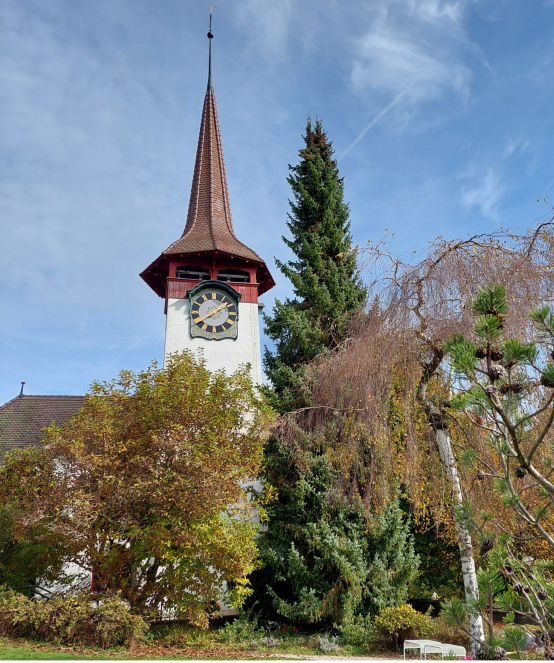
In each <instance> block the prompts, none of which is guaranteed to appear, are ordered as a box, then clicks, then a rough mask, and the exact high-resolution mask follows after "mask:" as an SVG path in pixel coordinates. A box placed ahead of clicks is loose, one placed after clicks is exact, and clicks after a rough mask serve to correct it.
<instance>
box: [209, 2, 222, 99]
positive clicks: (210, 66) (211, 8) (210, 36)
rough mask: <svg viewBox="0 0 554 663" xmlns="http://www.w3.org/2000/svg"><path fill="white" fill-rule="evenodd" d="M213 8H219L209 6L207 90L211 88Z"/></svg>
mask: <svg viewBox="0 0 554 663" xmlns="http://www.w3.org/2000/svg"><path fill="white" fill-rule="evenodd" d="M214 9H219V7H209V10H210V28H209V30H208V39H209V40H210V59H209V64H208V90H211V89H212V87H213V86H212V39H213V38H214V33H213V32H212V12H213V10H214Z"/></svg>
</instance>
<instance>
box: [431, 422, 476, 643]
mask: <svg viewBox="0 0 554 663" xmlns="http://www.w3.org/2000/svg"><path fill="white" fill-rule="evenodd" d="M435 433H436V440H437V446H438V448H439V454H440V457H441V461H442V464H443V465H444V468H445V470H446V474H447V476H448V478H449V479H450V482H451V484H452V494H453V497H454V503H455V505H459V506H462V504H463V494H462V487H461V484H460V477H459V475H458V469H457V467H456V461H455V459H454V454H453V453H452V446H451V444H450V436H449V434H448V431H446V430H436V431H435ZM454 523H455V525H456V533H457V535H458V547H459V549H460V561H461V563H462V575H463V578H464V589H465V595H466V601H470V600H472V599H473V600H476V599H478V598H479V587H478V585H477V574H476V572H475V560H474V558H473V544H472V542H471V535H470V533H469V531H468V529H467V527H466V526H465V524H464V523H463V522H460V518H459V516H458V514H457V513H456V510H455V511H454ZM468 615H469V633H470V636H471V651H472V653H473V655H474V656H475V655H476V654H477V649H478V647H479V643H480V642H483V641H484V640H485V632H484V630H483V618H482V617H481V615H472V614H471V613H470V612H469V610H468Z"/></svg>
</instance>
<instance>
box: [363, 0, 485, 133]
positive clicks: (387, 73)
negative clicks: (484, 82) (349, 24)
mask: <svg viewBox="0 0 554 663" xmlns="http://www.w3.org/2000/svg"><path fill="white" fill-rule="evenodd" d="M470 2H471V0H465V1H462V0H458V1H456V2H452V1H444V0H380V1H378V2H376V3H375V2H373V3H372V4H371V6H370V27H369V29H368V30H367V32H366V34H365V35H364V36H363V37H362V38H361V39H358V40H356V41H355V47H354V50H355V53H354V58H353V63H352V73H351V82H352V85H353V87H354V89H355V90H356V91H357V92H358V93H359V94H362V95H369V96H371V98H372V99H373V98H374V97H375V95H381V97H382V102H383V105H384V106H388V105H390V104H391V102H393V103H394V106H396V116H395V117H396V119H398V118H399V117H400V116H402V117H403V118H404V121H406V118H410V117H414V116H415V115H417V114H418V113H419V112H420V111H421V106H422V105H423V104H428V103H429V102H438V101H442V100H444V99H445V98H447V97H452V96H453V97H454V98H455V99H457V100H458V102H461V103H464V102H465V101H466V100H467V98H468V96H469V91H470V82H471V77H472V72H471V69H470V67H469V66H468V64H466V62H465V60H464V58H465V56H466V55H467V54H468V53H469V52H475V49H476V47H475V46H474V45H473V44H471V42H470V41H469V39H468V38H467V36H466V34H465V30H464V20H463V19H464V14H465V8H466V7H467V5H468V4H469V3H470ZM398 95H402V99H401V103H398V104H397V103H396V102H395V101H394V100H395V99H396V98H397V97H398Z"/></svg>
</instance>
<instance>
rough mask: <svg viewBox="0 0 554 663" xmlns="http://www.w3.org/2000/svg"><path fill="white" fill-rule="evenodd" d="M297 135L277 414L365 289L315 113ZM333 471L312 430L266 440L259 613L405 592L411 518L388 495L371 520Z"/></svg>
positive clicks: (276, 371)
mask: <svg viewBox="0 0 554 663" xmlns="http://www.w3.org/2000/svg"><path fill="white" fill-rule="evenodd" d="M303 138H304V142H305V147H304V148H303V149H302V150H300V163H299V164H298V165H296V166H290V170H291V174H290V176H289V178H288V182H289V184H290V185H291V188H292V192H293V199H292V200H291V201H290V208H291V211H290V214H289V218H288V223H287V225H288V228H289V230H290V232H291V234H292V239H285V238H283V240H284V242H285V243H286V245H287V246H288V247H289V248H290V249H291V250H292V251H293V253H294V254H295V259H294V260H292V261H289V262H287V263H286V264H285V263H282V262H280V261H277V265H278V267H279V268H280V269H281V271H282V272H283V274H284V275H285V276H286V277H287V278H288V279H289V280H290V281H291V283H292V286H293V292H294V298H293V299H286V300H285V301H284V302H279V301H277V302H276V305H275V308H274V310H273V315H272V316H271V317H266V333H267V334H268V336H269V337H270V338H271V339H272V340H273V341H274V343H275V351H274V352H273V353H272V352H270V351H268V350H267V349H266V354H265V368H266V372H267V375H268V377H269V379H270V381H271V383H272V387H273V389H272V390H268V392H269V394H270V397H272V401H273V405H274V407H275V408H276V409H278V410H279V411H281V412H287V411H290V410H292V409H295V408H297V407H299V406H301V405H302V404H303V400H302V399H303V398H304V395H303V389H302V379H303V367H304V366H305V365H306V364H307V363H308V362H309V361H310V360H312V359H313V358H314V357H316V356H317V355H319V354H321V353H323V352H325V351H326V350H328V349H332V348H334V347H336V346H337V344H339V343H340V342H341V340H342V339H343V338H344V334H345V331H346V329H347V326H348V323H349V321H350V318H351V316H352V313H353V312H354V311H355V310H356V309H357V308H358V307H359V306H360V305H361V304H362V303H363V301H364V299H365V296H366V290H365V288H364V286H363V284H362V282H361V280H360V277H359V276H358V273H357V267H356V257H355V254H354V252H353V250H352V237H351V234H350V223H349V220H348V216H349V209H348V205H347V204H346V203H345V202H344V185H343V180H342V179H341V178H340V177H339V172H338V167H337V162H336V161H335V160H334V159H333V158H332V157H333V149H332V144H331V142H330V141H329V140H328V139H327V136H326V134H325V132H324V131H323V127H322V125H321V122H320V121H319V120H317V121H316V122H315V125H312V122H311V121H310V119H308V123H307V126H306V135H305V136H304V137H303ZM338 474H339V470H338V468H337V467H336V466H335V465H334V464H333V462H332V461H331V460H330V458H329V456H328V455H327V454H326V453H325V451H324V449H323V447H322V445H321V444H320V442H318V441H317V440H313V439H312V437H311V434H310V432H309V431H306V435H305V439H304V441H303V443H302V444H301V445H297V446H295V445H291V444H289V443H287V442H285V441H283V440H282V439H281V438H280V437H279V436H274V437H273V438H272V439H271V440H270V442H269V444H268V445H267V447H266V449H265V458H264V479H265V483H266V488H270V490H269V491H268V493H269V494H271V495H274V496H276V497H277V499H276V501H274V502H272V503H270V504H269V506H268V509H267V511H268V513H269V516H270V518H269V522H268V526H267V531H266V532H265V533H264V534H263V536H262V537H261V538H260V540H259V550H260V558H261V561H262V564H263V567H262V569H261V570H259V571H256V572H255V573H254V574H253V576H252V578H251V582H252V586H253V587H254V590H255V593H254V596H253V597H252V604H256V610H262V612H265V614H266V616H269V615H270V614H271V615H272V616H280V617H281V618H285V619H287V620H292V621H295V622H305V623H317V622H320V621H325V620H332V621H334V622H344V621H345V620H348V619H349V618H350V617H351V616H353V615H355V614H360V613H362V614H374V613H375V612H378V611H379V610H380V609H381V608H383V607H386V606H388V605H395V604H397V603H398V602H400V601H402V600H404V599H405V595H406V589H407V582H408V581H409V580H410V579H411V578H412V577H413V575H414V574H415V571H416V569H417V566H418V559H417V557H416V555H415V553H414V550H413V542H412V539H411V537H410V535H409V534H408V530H409V524H408V522H407V521H406V520H405V519H404V518H403V516H402V513H401V511H400V509H399V507H398V504H397V503H396V502H392V503H391V504H390V505H389V506H388V508H387V510H386V512H385V514H383V515H382V516H381V517H380V518H379V517H376V516H374V515H373V514H370V513H367V512H366V510H365V508H364V506H363V504H362V501H361V500H360V499H359V497H358V496H356V495H344V494H341V492H340V491H339V490H337V485H338V478H339V477H338Z"/></svg>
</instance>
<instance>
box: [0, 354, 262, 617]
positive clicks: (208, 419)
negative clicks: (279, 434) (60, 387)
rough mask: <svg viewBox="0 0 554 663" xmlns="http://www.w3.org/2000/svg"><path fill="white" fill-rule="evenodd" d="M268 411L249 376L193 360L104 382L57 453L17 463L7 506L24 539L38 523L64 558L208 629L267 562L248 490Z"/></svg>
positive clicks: (21, 457)
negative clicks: (260, 554)
mask: <svg viewBox="0 0 554 663" xmlns="http://www.w3.org/2000/svg"><path fill="white" fill-rule="evenodd" d="M269 419H270V412H269V410H268V408H267V406H266V405H265V404H264V401H263V400H262V398H261V397H260V396H259V395H258V394H257V392H256V390H255V389H254V388H253V386H252V383H251V381H250V378H249V377H248V373H247V371H246V370H244V371H238V372H237V373H235V374H234V375H232V376H226V375H225V374H224V373H223V372H217V373H210V372H209V371H208V370H207V369H206V367H205V365H204V362H203V361H197V360H196V359H194V358H193V357H192V355H190V354H188V353H183V354H182V355H175V356H173V357H171V359H170V360H169V361H168V363H167V365H166V367H165V369H164V370H161V369H158V368H157V366H156V365H155V364H152V366H150V368H148V369H147V370H145V371H140V372H138V373H132V372H129V371H124V372H122V373H121V374H120V375H119V377H118V378H117V379H115V380H113V381H111V382H108V383H95V384H93V385H92V388H91V390H90V393H89V394H88V395H87V398H86V401H85V405H84V406H83V408H82V409H81V410H80V412H79V413H78V414H77V415H76V416H75V417H74V418H73V419H72V420H71V421H69V422H68V423H67V424H65V425H64V426H62V427H61V428H58V427H51V428H50V429H49V430H48V432H47V435H46V439H45V447H44V449H41V450H36V449H30V450H23V451H18V452H15V453H13V454H12V455H11V456H8V457H7V459H6V461H5V464H4V465H3V467H2V468H1V469H0V486H1V488H0V501H1V502H3V503H10V504H15V505H17V507H18V516H17V523H18V528H19V536H20V537H21V538H24V537H25V536H27V535H28V534H29V532H32V531H34V530H36V528H40V531H41V532H42V536H43V537H44V538H43V540H44V541H48V540H56V541H59V540H60V538H61V539H62V541H63V545H64V553H65V561H67V562H69V561H71V562H76V563H78V564H80V565H81V566H82V567H84V568H85V569H88V570H89V571H92V572H94V573H95V575H96V578H97V584H98V586H99V589H100V590H108V589H112V590H113V589H117V590H120V591H121V592H122V594H123V596H124V597H125V598H126V599H127V600H129V602H130V603H131V605H132V606H133V608H134V609H135V610H137V611H140V612H142V613H144V614H147V615H154V614H156V613H159V612H160V611H162V610H170V611H173V612H174V613H175V614H179V615H181V616H184V617H186V618H188V619H189V620H190V621H192V622H195V623H198V624H206V620H207V619H208V617H209V615H210V613H211V612H214V611H216V610H217V608H216V603H217V601H219V600H220V599H221V598H222V596H221V593H222V588H223V586H224V584H225V583H227V594H226V595H227V599H228V600H229V601H230V602H231V604H232V605H237V606H238V605H240V604H241V603H242V602H243V600H244V598H245V596H247V595H248V593H249V589H248V580H247V578H248V575H249V574H250V573H251V571H252V570H253V569H254V568H255V567H256V564H257V548H256V541H255V537H254V533H255V531H256V529H257V527H256V525H255V524H254V522H253V520H252V518H251V515H252V509H253V507H254V506H255V505H254V503H253V502H250V501H249V500H248V499H247V494H246V489H245V485H246V484H245V482H247V481H248V479H255V478H256V477H257V476H258V474H259V472H260V466H261V460H262V447H263V444H264V439H265V435H266V428H267V424H268V422H269Z"/></svg>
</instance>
